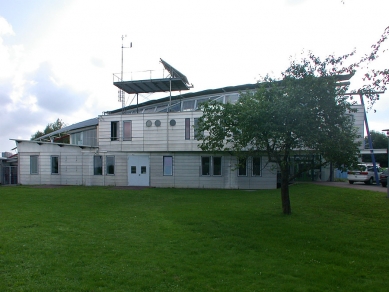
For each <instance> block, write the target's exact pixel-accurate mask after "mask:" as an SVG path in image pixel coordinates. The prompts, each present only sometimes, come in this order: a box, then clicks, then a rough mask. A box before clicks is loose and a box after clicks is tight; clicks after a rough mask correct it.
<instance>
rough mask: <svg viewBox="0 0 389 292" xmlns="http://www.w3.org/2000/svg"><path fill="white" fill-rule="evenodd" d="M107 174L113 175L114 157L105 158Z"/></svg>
mask: <svg viewBox="0 0 389 292" xmlns="http://www.w3.org/2000/svg"><path fill="white" fill-rule="evenodd" d="M107 174H115V156H107Z"/></svg>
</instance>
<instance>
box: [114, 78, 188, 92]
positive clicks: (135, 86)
mask: <svg viewBox="0 0 389 292" xmlns="http://www.w3.org/2000/svg"><path fill="white" fill-rule="evenodd" d="M113 84H114V85H115V86H116V87H118V88H120V89H121V90H123V91H124V92H126V93H128V94H134V93H150V92H168V91H181V90H189V88H190V87H189V85H188V84H186V83H185V82H184V81H183V80H182V79H181V78H161V79H147V80H133V81H118V82H114V83H113ZM170 86H171V87H170Z"/></svg>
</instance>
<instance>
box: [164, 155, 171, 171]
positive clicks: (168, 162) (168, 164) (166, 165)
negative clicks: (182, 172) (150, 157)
mask: <svg viewBox="0 0 389 292" xmlns="http://www.w3.org/2000/svg"><path fill="white" fill-rule="evenodd" d="M163 175H173V156H164V157H163Z"/></svg>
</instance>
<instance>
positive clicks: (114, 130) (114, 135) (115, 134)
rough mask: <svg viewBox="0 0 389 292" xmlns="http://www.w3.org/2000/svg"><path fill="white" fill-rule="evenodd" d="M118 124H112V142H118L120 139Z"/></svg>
mask: <svg viewBox="0 0 389 292" xmlns="http://www.w3.org/2000/svg"><path fill="white" fill-rule="evenodd" d="M118 123H119V122H111V141H116V140H117V139H118Z"/></svg>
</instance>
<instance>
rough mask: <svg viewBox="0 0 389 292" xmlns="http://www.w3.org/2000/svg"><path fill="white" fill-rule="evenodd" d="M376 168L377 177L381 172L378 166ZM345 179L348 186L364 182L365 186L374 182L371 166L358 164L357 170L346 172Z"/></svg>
mask: <svg viewBox="0 0 389 292" xmlns="http://www.w3.org/2000/svg"><path fill="white" fill-rule="evenodd" d="M376 168H377V173H378V177H379V176H380V174H381V172H382V170H381V168H379V167H378V166H376ZM347 179H348V182H349V183H350V184H353V183H354V182H364V183H365V184H367V185H371V184H372V183H373V182H374V181H375V178H374V167H373V165H372V164H358V169H356V170H349V171H348V172H347Z"/></svg>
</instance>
